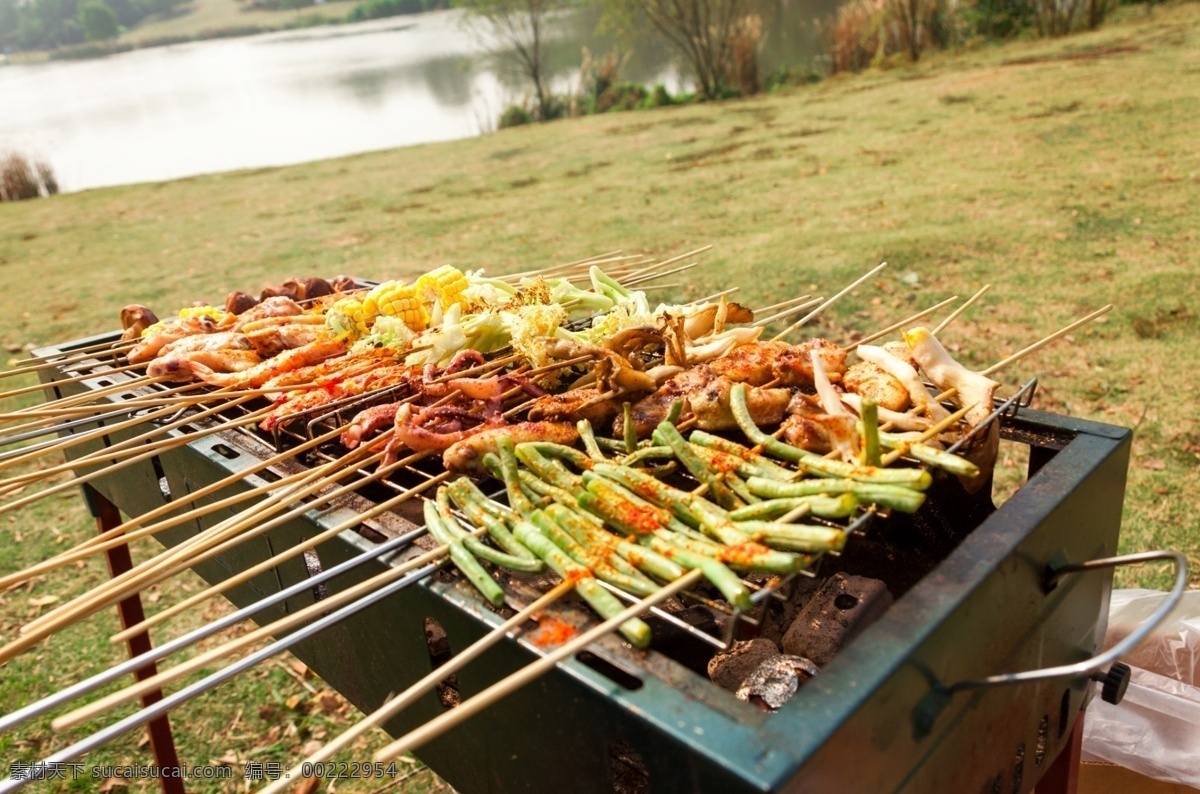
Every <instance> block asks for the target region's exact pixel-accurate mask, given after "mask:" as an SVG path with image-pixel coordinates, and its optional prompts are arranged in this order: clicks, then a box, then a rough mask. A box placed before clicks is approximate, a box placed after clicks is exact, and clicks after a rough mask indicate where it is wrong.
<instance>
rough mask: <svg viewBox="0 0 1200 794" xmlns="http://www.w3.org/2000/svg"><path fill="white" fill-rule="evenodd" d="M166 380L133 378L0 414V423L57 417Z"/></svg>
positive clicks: (48, 385) (160, 378)
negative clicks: (73, 408) (95, 402)
mask: <svg viewBox="0 0 1200 794" xmlns="http://www.w3.org/2000/svg"><path fill="white" fill-rule="evenodd" d="M106 374H107V373H106V372H98V373H96V374H95V375H92V376H90V377H93V378H103V377H104V376H105V375H106ZM166 380H167V376H165V375H162V376H160V377H157V378H135V379H133V380H127V381H121V382H120V383H114V384H113V385H111V386H104V387H102V388H99V389H92V390H90V391H86V392H83V393H81V394H76V395H74V396H71V397H61V398H59V399H57V400H50V401H48V402H44V403H39V404H37V405H31V406H29V407H27V408H20V409H17V410H16V411H9V412H7V413H2V414H0V422H13V421H18V420H21V419H28V418H30V417H37V416H58V415H60V414H62V413H63V411H62V409H64V408H67V407H75V406H79V405H81V404H83V403H90V402H94V401H96V400H98V399H99V398H101V397H107V396H109V395H112V394H120V393H121V392H127V391H132V390H133V389H138V388H142V387H144V386H151V385H153V384H155V383H163V382H164V381H166ZM58 383H62V381H50V382H49V383H46V384H43V387H42V388H46V389H49V388H52V387H53V386H55V385H56V384H58ZM200 385H201V384H194V383H189V384H186V387H187V388H198V387H199V386H200ZM186 390H187V389H186V388H184V387H179V389H177V391H186Z"/></svg>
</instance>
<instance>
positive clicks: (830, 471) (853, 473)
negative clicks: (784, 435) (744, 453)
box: [729, 383, 933, 491]
mask: <svg viewBox="0 0 1200 794" xmlns="http://www.w3.org/2000/svg"><path fill="white" fill-rule="evenodd" d="M729 407H730V408H731V409H732V410H733V418H734V419H735V420H736V421H737V423H738V427H740V428H741V429H742V432H743V433H745V434H746V437H747V438H748V439H750V440H751V441H753V442H754V443H755V444H761V445H762V447H763V449H765V450H766V451H768V452H770V453H771V454H772V455H776V456H778V457H780V458H784V459H785V460H790V461H792V462H793V463H795V464H796V465H797V466H799V467H800V468H801V469H804V470H805V471H808V472H810V473H813V474H817V475H818V476H821V477H847V478H849V479H851V480H859V481H860V482H870V483H887V484H891V485H906V486H908V487H910V488H916V489H918V490H922V491H923V490H925V489H926V488H928V487H929V486H930V485H931V484H932V483H933V478H931V477H930V476H929V472H927V471H924V470H923V469H888V468H879V467H873V466H856V465H854V464H852V463H843V462H842V461H838V460H828V459H826V458H823V457H821V456H820V455H818V454H816V453H815V452H809V451H808V450H804V449H800V448H798V447H793V446H792V445H791V444H785V443H784V442H782V441H780V440H779V439H777V438H775V437H773V436H770V435H767V434H766V433H764V432H763V431H762V430H759V428H758V425H756V424H754V420H753V419H752V418H751V416H750V411H749V409H748V408H747V407H746V385H745V384H744V383H735V384H734V386H733V388H732V389H730V390H729Z"/></svg>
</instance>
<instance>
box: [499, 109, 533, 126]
mask: <svg viewBox="0 0 1200 794" xmlns="http://www.w3.org/2000/svg"><path fill="white" fill-rule="evenodd" d="M532 123H533V116H531V115H530V114H529V111H528V110H526V109H525V108H524V107H522V106H521V105H509V106H508V107H506V108H505V109H504V112H503V113H501V114H500V121H499V122H498V123H497V125H496V126H497V128H499V129H502V130H503V129H507V128H508V127H520V126H522V125H524V124H532Z"/></svg>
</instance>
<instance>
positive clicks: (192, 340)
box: [158, 331, 250, 358]
mask: <svg viewBox="0 0 1200 794" xmlns="http://www.w3.org/2000/svg"><path fill="white" fill-rule="evenodd" d="M249 349H250V340H248V339H247V338H246V337H245V336H243V335H242V334H239V333H234V332H232V331H219V332H217V333H212V334H195V335H193V336H185V337H183V338H181V339H176V340H175V341H174V342H171V343H170V344H168V345H164V346H163V349H162V350H160V351H159V353H158V355H159V357H160V358H165V357H166V356H176V355H183V354H185V353H199V352H201V351H205V352H212V351H217V350H231V351H233V350H239V351H240V350H249Z"/></svg>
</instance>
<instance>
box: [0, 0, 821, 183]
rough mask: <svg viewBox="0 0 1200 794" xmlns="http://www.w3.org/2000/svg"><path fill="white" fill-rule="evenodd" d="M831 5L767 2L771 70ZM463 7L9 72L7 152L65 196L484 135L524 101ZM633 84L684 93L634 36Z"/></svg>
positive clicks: (561, 72)
mask: <svg viewBox="0 0 1200 794" xmlns="http://www.w3.org/2000/svg"><path fill="white" fill-rule="evenodd" d="M829 9H830V3H829V0H800V2H799V3H797V2H795V0H771V6H770V12H769V13H764V19H766V20H768V22H767V25H766V28H765V36H764V42H763V52H762V56H761V61H762V65H763V68H764V73H766V72H767V71H769V70H771V69H773V68H775V67H776V66H779V65H793V64H800V63H807V61H808V59H809V58H810V57H811V55H812V53H813V51H814V47H815V36H814V32H813V26H812V24H811V22H812V20H813V19H814V18H815V17H817V16H820V15H823V14H825V13H828V11H829ZM594 30H595V20H594V19H593V18H591V17H589V16H588V15H586V14H583V13H579V14H572V15H570V16H567V17H564V18H562V19H561V20H560V21H559V24H557V25H556V29H555V34H554V36H553V39H552V41H551V43H550V44H549V45H548V55H547V60H548V64H549V67H550V70H551V72H552V73H553V75H554V81H555V84H556V88H558V89H560V90H568V89H570V88H573V87H574V86H575V85H577V82H578V75H579V68H580V61H581V52H582V49H581V48H582V47H583V46H585V45H586V46H588V47H589V48H590V49H591V51H592V52H593V53H603V52H607V51H608V49H609V48H610V47H611V46H612V41H610V40H605V39H604V38H603V37H600V36H598V35H596V34H595V33H594ZM494 53H495V49H494V47H493V46H491V45H489V44H488V42H486V41H484V40H483V38H482V37H481V36H480V35H479V34H478V33H477V32H472V31H471V30H470V29H469V28H468V27H467V26H466V25H465V24H464V20H463V18H462V15H461V14H460V12H457V11H442V12H434V13H429V14H421V15H417V16H410V17H393V18H391V19H383V20H376V21H372V22H365V23H359V24H354V25H339V26H332V27H322V28H310V29H306V30H297V31H286V32H279V33H271V34H265V35H260V36H252V37H247V38H240V39H223V40H214V41H204V42H196V43H193V44H183V45H176V46H170V47H157V48H151V49H145V50H136V51H133V52H129V53H123V54H120V55H115V56H111V57H108V58H102V59H97V60H88V61H54V62H49V63H42V64H34V65H23V64H9V65H7V66H2V67H0V108H2V109H4V111H5V112H3V113H2V114H0V151H3V150H6V149H15V150H19V151H24V152H27V153H30V154H34V155H36V156H38V157H41V158H42V159H44V160H46V161H47V162H49V163H50V165H51V166H53V168H54V170H55V173H56V174H57V176H58V180H59V183H60V187H61V189H62V190H64V191H71V190H83V189H86V188H91V187H99V186H104V185H117V184H126V183H133V182H148V181H159V180H164V179H172V178H176V177H182V176H190V175H193V174H201V173H210V172H216V171H228V170H232V169H237V168H252V167H261V166H269V165H285V164H289V163H298V162H305V161H311V160H319V159H323V158H328V157H337V156H340V155H346V154H354V153H358V152H365V151H371V150H375V149H388V148H393V147H397V146H405V145H410V144H415V143H425V142H429V141H440V140H449V139H453V138H463V137H469V136H472V135H478V134H480V133H482V132H486V131H488V130H490V129H491V128H493V127H494V122H495V119H496V118H497V117H498V116H499V114H500V111H501V110H502V109H503V108H504V107H505V105H507V104H508V103H510V102H511V101H513V100H515V99H519V98H520V97H521V96H522V95H523V94H524V93H525V91H526V88H525V86H524V84H523V83H522V82H521V79H520V77H519V76H517V75H516V74H514V73H513V72H512V70H511V68H509V67H506V66H505V62H504V61H503V59H502V58H498V57H497V56H496V55H495V54H494ZM621 76H622V78H624V79H629V80H636V81H638V82H643V83H646V84H652V83H656V82H661V83H664V84H666V85H667V87H668V88H669V89H670V90H672V92H673V93H674V92H675V91H678V90H681V89H682V88H684V87H685V81H683V80H682V79H681V77H680V75H679V73H678V70H677V69H676V68H675V67H674V65H673V64H672V61H671V58H670V55H669V53H667V52H665V51H664V49H663V48H662V46H661V45H660V44H657V43H656V42H654V41H653V40H647V41H643V42H635V44H634V46H633V50H632V56H631V57H630V59H629V60H628V62H627V63H626V64H625V66H624V67H623V69H622V72H621Z"/></svg>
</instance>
